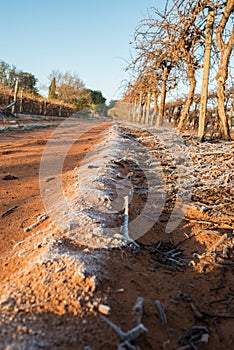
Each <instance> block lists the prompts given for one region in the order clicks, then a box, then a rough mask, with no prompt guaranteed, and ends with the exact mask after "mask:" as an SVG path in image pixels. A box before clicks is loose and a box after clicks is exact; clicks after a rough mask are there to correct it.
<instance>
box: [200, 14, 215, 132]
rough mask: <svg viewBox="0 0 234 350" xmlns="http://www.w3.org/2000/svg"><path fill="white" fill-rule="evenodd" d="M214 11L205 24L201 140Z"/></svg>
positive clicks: (203, 130)
mask: <svg viewBox="0 0 234 350" xmlns="http://www.w3.org/2000/svg"><path fill="white" fill-rule="evenodd" d="M214 15H215V13H214V9H213V8H211V7H209V12H208V17H207V22H206V39H205V54H204V68H203V77H202V91H201V104H200V115H199V126H198V136H199V137H201V138H203V137H204V133H205V118H206V107H207V96H208V84H209V71H210V53H211V46H212V35H213V24H214Z"/></svg>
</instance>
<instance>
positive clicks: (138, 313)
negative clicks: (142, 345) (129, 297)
mask: <svg viewBox="0 0 234 350" xmlns="http://www.w3.org/2000/svg"><path fill="white" fill-rule="evenodd" d="M143 306H144V298H142V297H139V298H138V299H137V302H136V305H135V306H134V308H133V316H134V319H135V321H136V325H139V324H140V323H141V320H142V314H143Z"/></svg>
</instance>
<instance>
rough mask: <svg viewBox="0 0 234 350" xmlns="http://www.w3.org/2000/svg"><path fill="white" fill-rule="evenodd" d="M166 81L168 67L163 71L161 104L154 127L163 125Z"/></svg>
mask: <svg viewBox="0 0 234 350" xmlns="http://www.w3.org/2000/svg"><path fill="white" fill-rule="evenodd" d="M167 79H168V67H167V66H165V67H164V69H163V81H162V88H161V102H160V106H159V113H158V118H157V123H156V126H157V127H160V126H162V124H163V117H164V110H165V101H166V90H167Z"/></svg>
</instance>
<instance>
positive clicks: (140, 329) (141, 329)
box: [100, 315, 148, 350]
mask: <svg viewBox="0 0 234 350" xmlns="http://www.w3.org/2000/svg"><path fill="white" fill-rule="evenodd" d="M100 317H101V319H102V320H103V321H104V322H106V323H107V324H108V325H109V326H110V327H111V328H112V329H113V331H114V332H115V333H116V334H117V336H118V337H119V339H120V340H121V343H120V344H119V346H118V350H121V349H122V350H123V349H125V348H126V347H127V348H128V349H130V350H137V347H136V346H135V345H133V344H131V343H132V342H134V341H135V340H136V339H137V338H139V337H140V336H141V335H143V334H146V333H147V332H148V330H147V328H145V326H144V325H143V324H142V323H140V324H138V325H137V326H136V327H134V328H132V329H131V330H130V331H128V332H126V333H125V332H123V331H122V329H121V328H119V327H118V326H116V325H115V324H114V323H113V322H111V321H109V320H108V319H107V318H106V317H104V316H102V315H100Z"/></svg>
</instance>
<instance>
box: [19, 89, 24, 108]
mask: <svg viewBox="0 0 234 350" xmlns="http://www.w3.org/2000/svg"><path fill="white" fill-rule="evenodd" d="M19 111H20V113H23V90H20V108H19Z"/></svg>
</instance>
